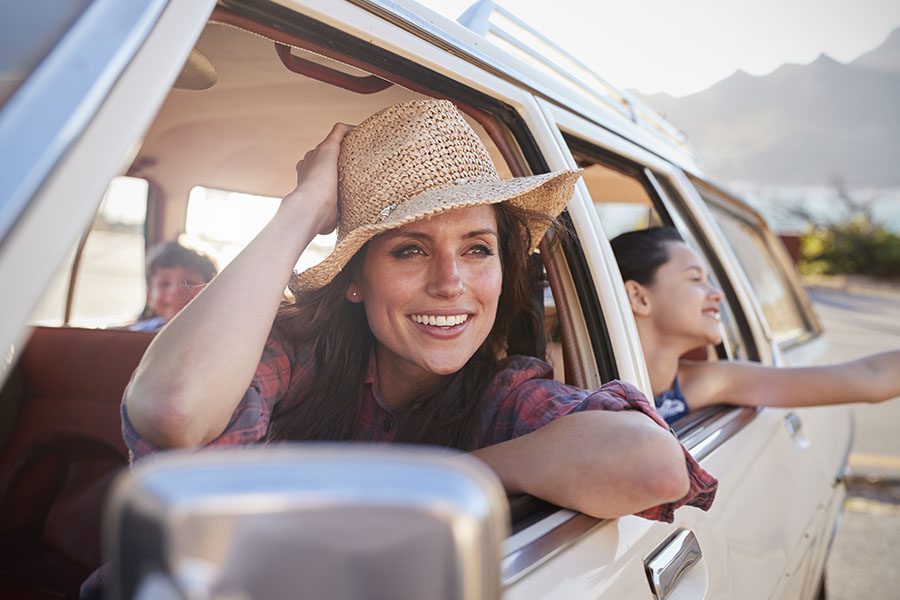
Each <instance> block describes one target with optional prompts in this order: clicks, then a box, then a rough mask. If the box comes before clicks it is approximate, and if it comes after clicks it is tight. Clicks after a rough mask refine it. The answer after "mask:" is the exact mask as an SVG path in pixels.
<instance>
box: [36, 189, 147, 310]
mask: <svg viewBox="0 0 900 600" xmlns="http://www.w3.org/2000/svg"><path fill="white" fill-rule="evenodd" d="M148 191H149V186H148V184H147V182H146V181H145V180H143V179H139V178H136V177H116V178H115V179H113V180H112V181H111V182H110V185H109V188H108V189H107V191H106V195H105V196H104V197H103V201H102V202H101V203H100V209H99V210H98V211H97V215H96V217H94V222H93V223H92V224H91V227H90V230H89V232H88V233H87V234H86V235H85V237H83V238H82V239H81V241H80V242H79V243H78V244H77V245H76V247H75V248H73V250H72V253H71V258H70V259H67V260H66V261H65V263H64V264H63V266H62V267H61V268H60V270H59V272H58V273H57V274H56V275H55V276H54V277H53V279H52V280H51V281H50V284H49V285H48V287H47V290H46V292H45V293H44V297H43V298H42V299H41V302H40V304H39V305H38V306H37V307H36V308H35V311H34V312H33V313H32V316H31V323H32V324H34V325H53V326H58V325H73V326H76V327H92V328H93V327H109V326H117V325H123V324H126V323H129V322H131V321H133V320H135V318H136V317H137V316H138V315H139V314H140V312H141V310H142V309H143V307H144V301H145V295H146V284H145V276H144V244H145V242H144V222H145V219H146V216H147V199H148Z"/></svg>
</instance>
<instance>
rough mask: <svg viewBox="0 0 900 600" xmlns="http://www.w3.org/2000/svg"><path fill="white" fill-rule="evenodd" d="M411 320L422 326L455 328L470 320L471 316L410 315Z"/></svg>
mask: <svg viewBox="0 0 900 600" xmlns="http://www.w3.org/2000/svg"><path fill="white" fill-rule="evenodd" d="M409 318H410V319H412V320H413V321H415V322H416V323H420V324H422V325H431V326H433V327H455V326H456V325H459V324H461V323H465V322H466V320H468V318H469V315H438V316H435V315H410V316H409Z"/></svg>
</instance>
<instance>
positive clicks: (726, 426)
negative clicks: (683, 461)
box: [679, 406, 762, 462]
mask: <svg viewBox="0 0 900 600" xmlns="http://www.w3.org/2000/svg"><path fill="white" fill-rule="evenodd" d="M760 410H762V409H760V408H750V407H746V406H744V407H732V408H731V409H730V410H728V411H727V412H724V413H719V414H717V415H716V416H713V417H712V418H711V419H709V420H704V421H701V422H700V423H698V424H697V425H695V426H693V427H691V428H690V429H689V430H688V431H686V432H685V433H684V435H682V436H679V441H681V443H682V444H683V445H684V447H685V448H687V450H688V452H690V453H691V456H693V457H694V460H696V461H697V462H700V461H701V460H703V459H704V458H706V457H707V456H709V455H710V454H711V453H712V451H713V450H715V449H716V448H718V447H719V446H721V445H722V444H723V443H725V441H726V440H728V439H730V438H731V437H733V436H734V435H735V434H736V433H738V432H739V431H740V430H741V429H743V428H744V427H746V426H747V425H748V424H749V423H750V422H751V421H752V420H753V419H755V418H756V415H757V413H758V412H759V411H760Z"/></svg>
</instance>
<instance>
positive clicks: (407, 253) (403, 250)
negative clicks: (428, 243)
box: [391, 245, 425, 258]
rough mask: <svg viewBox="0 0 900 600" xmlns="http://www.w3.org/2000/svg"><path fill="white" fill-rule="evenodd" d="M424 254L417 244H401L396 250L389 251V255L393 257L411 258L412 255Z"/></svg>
mask: <svg viewBox="0 0 900 600" xmlns="http://www.w3.org/2000/svg"><path fill="white" fill-rule="evenodd" d="M424 254H425V251H424V250H423V249H422V248H420V247H419V246H414V245H410V246H401V247H399V248H397V249H396V250H392V251H391V255H392V256H393V257H394V258H412V257H413V256H422V255H424Z"/></svg>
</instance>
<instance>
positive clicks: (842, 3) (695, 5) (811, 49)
mask: <svg viewBox="0 0 900 600" xmlns="http://www.w3.org/2000/svg"><path fill="white" fill-rule="evenodd" d="M417 1H418V2H419V3H420V4H423V5H425V6H427V7H428V8H431V9H432V10H434V11H435V12H437V13H439V14H441V15H443V16H445V17H447V18H449V19H452V20H456V18H457V17H458V16H459V15H460V14H461V13H462V12H463V11H464V10H465V9H466V8H468V7H469V6H470V5H471V4H472V3H473V0H417ZM499 4H500V5H501V6H503V7H504V8H506V9H507V10H509V11H510V12H512V13H513V14H515V15H516V16H518V17H519V18H520V19H522V20H523V21H525V22H526V23H528V24H529V25H530V26H531V27H533V28H534V29H537V30H538V31H540V32H541V33H544V34H545V35H547V36H548V37H550V38H551V39H552V40H554V42H556V44H557V45H559V46H561V47H562V48H564V49H565V50H567V51H569V52H570V53H572V54H573V55H574V56H575V57H576V58H578V59H579V60H580V61H582V62H583V63H585V64H586V65H587V66H589V67H591V68H592V69H593V70H595V71H596V72H597V73H599V74H600V75H601V76H602V77H604V78H605V79H606V80H607V81H609V82H610V83H612V84H613V85H615V86H617V87H621V88H630V89H636V90H639V91H640V92H642V93H645V94H653V93H658V92H666V93H668V94H671V95H673V96H685V95H689V94H692V93H694V92H698V91H700V90H703V89H706V88H707V87H709V86H710V85H712V84H714V83H716V82H717V81H720V80H722V79H725V78H727V77H728V76H730V75H731V74H733V73H734V72H735V71H737V70H738V69H741V70H744V71H746V72H747V73H750V74H751V75H766V74H768V73H771V72H772V71H774V70H775V69H777V68H778V67H779V66H781V65H782V64H785V63H796V64H807V63H810V62H812V61H814V60H815V59H816V58H817V57H818V56H819V55H820V54H822V53H825V54H828V55H829V56H831V57H832V58H834V59H835V60H838V61H840V62H849V61H851V60H853V59H854V58H856V57H857V56H859V55H861V54H864V53H865V52H868V51H869V50H872V49H873V48H876V47H877V46H879V45H880V44H881V43H882V42H883V41H884V40H885V38H887V36H888V35H889V34H890V33H891V31H893V30H894V29H896V28H898V27H900V1H898V0H780V1H779V0H755V1H751V0H740V1H739V0H682V1H680V2H673V1H672V0H616V1H608V0H549V1H548V0H540V1H538V0H501V1H500V2H499ZM551 6H552V7H553V8H552V10H551V9H548V7H551Z"/></svg>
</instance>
